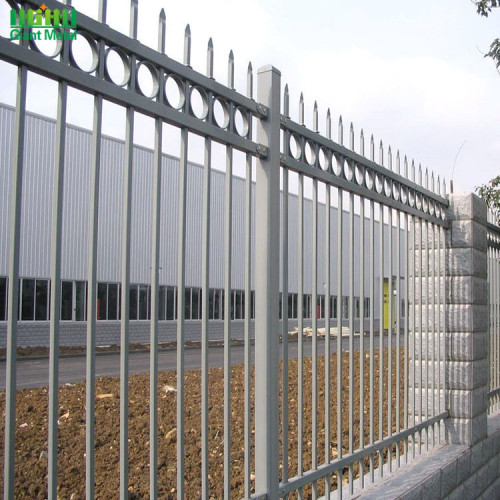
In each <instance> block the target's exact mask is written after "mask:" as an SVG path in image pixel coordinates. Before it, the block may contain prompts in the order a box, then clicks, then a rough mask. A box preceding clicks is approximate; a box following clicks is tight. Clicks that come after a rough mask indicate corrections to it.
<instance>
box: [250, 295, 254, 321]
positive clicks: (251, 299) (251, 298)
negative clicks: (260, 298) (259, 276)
mask: <svg viewBox="0 0 500 500" xmlns="http://www.w3.org/2000/svg"><path fill="white" fill-rule="evenodd" d="M250 301H251V304H250V309H251V311H252V314H251V318H252V319H254V318H255V290H252V291H251V293H250Z"/></svg>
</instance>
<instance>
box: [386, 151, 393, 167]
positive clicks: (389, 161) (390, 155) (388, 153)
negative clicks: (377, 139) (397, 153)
mask: <svg viewBox="0 0 500 500" xmlns="http://www.w3.org/2000/svg"><path fill="white" fill-rule="evenodd" d="M387 163H388V168H389V170H392V149H391V146H389V149H388V150H387Z"/></svg>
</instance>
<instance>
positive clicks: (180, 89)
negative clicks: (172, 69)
mask: <svg viewBox="0 0 500 500" xmlns="http://www.w3.org/2000/svg"><path fill="white" fill-rule="evenodd" d="M163 97H164V99H165V102H166V104H167V106H170V107H171V108H173V109H177V110H180V109H182V108H183V107H184V103H185V102H186V93H185V91H184V82H183V81H182V80H181V79H180V78H179V77H178V76H176V75H165V82H164V84H163Z"/></svg>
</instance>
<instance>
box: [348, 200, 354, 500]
mask: <svg viewBox="0 0 500 500" xmlns="http://www.w3.org/2000/svg"><path fill="white" fill-rule="evenodd" d="M348 280H349V453H353V452H354V193H350V194H349V278H348ZM353 481H354V464H351V465H350V466H349V492H350V494H352V493H353V486H354V485H353Z"/></svg>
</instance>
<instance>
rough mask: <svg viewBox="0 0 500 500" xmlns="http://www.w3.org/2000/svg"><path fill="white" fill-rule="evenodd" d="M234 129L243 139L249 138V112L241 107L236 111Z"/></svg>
mask: <svg viewBox="0 0 500 500" xmlns="http://www.w3.org/2000/svg"><path fill="white" fill-rule="evenodd" d="M234 128H235V130H236V133H237V134H238V135H239V136H241V137H247V136H248V132H249V130H250V123H249V121H248V112H247V111H246V110H245V109H243V108H241V107H237V108H236V109H235V110H234Z"/></svg>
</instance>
